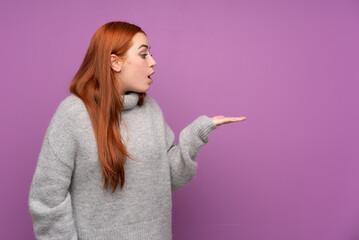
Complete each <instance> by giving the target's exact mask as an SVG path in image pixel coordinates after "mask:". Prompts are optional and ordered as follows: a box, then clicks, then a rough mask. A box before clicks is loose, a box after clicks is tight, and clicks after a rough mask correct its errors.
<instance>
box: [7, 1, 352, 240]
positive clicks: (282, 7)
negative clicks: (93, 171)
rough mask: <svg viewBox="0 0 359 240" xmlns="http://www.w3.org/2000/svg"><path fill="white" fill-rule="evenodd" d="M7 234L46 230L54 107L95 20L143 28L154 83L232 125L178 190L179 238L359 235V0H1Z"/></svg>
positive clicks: (162, 93) (297, 239)
mask: <svg viewBox="0 0 359 240" xmlns="http://www.w3.org/2000/svg"><path fill="white" fill-rule="evenodd" d="M0 18H1V19H0V20H1V21H0V24H1V44H0V48H1V49H0V50H1V58H0V61H1V64H0V67H1V71H0V74H1V85H2V89H3V90H2V91H3V93H2V94H1V95H0V98H1V99H0V100H1V101H0V104H1V113H2V117H1V125H0V127H1V129H0V130H1V134H0V136H1V137H0V139H1V145H0V146H1V160H2V166H1V168H0V186H1V195H2V196H1V198H0V199H1V200H0V201H1V204H0V218H1V219H0V239H34V238H35V237H34V234H33V229H32V219H31V215H30V213H29V210H28V203H27V200H28V194H29V189H30V183H31V180H32V176H33V173H34V170H35V166H36V162H37V157H38V154H39V151H40V148H41V144H42V140H43V137H44V134H45V131H46V129H47V127H48V124H49V121H50V119H51V117H52V115H53V114H54V112H55V109H56V107H57V106H58V104H59V103H60V101H61V100H62V99H64V98H65V97H66V96H67V95H68V94H69V92H68V85H69V83H70V81H71V80H72V77H73V76H74V74H75V72H76V71H77V69H78V67H79V66H80V64H81V62H82V59H83V57H84V54H85V52H86V50H87V47H88V44H89V42H90V38H91V37H92V35H93V33H94V32H95V31H96V29H97V28H99V27H100V26H101V25H103V24H104V23H106V22H109V21H113V20H123V21H129V22H132V23H134V24H137V25H139V26H141V27H142V28H143V30H144V31H145V32H146V33H147V34H148V38H149V41H150V44H151V45H152V54H153V57H154V58H155V60H156V61H157V66H156V67H155V70H156V74H155V75H154V76H153V79H154V83H153V84H152V85H151V89H150V90H149V92H148V94H149V95H151V96H153V97H154V98H155V99H156V100H157V101H158V103H159V104H160V106H161V107H162V109H163V112H164V114H165V117H166V120H167V122H168V123H169V124H170V126H171V127H172V129H173V130H174V132H175V133H176V137H177V140H176V142H177V143H178V135H179V132H180V131H181V130H182V129H183V128H184V127H186V126H187V125H188V124H190V123H191V122H192V121H193V120H194V119H195V118H196V117H198V116H199V115H202V114H206V115H208V116H210V117H213V116H215V115H222V114H223V115H227V116H246V117H247V120H246V121H244V122H238V123H232V124H227V125H222V126H219V127H218V128H217V129H216V130H215V131H213V132H212V133H211V134H210V141H209V143H208V144H207V145H205V146H203V147H202V148H201V149H200V151H199V154H198V156H197V161H198V162H199V167H198V175H197V176H196V178H195V179H194V180H193V181H192V182H190V183H189V185H187V186H186V187H185V188H183V189H181V190H179V191H177V192H175V193H174V194H173V196H174V209H173V212H174V215H173V234H174V239H191V240H192V239H194V240H199V239H206V240H212V239H248V240H288V239H290V240H303V239H305V240H318V239H326V240H354V239H359V204H358V203H359V162H358V160H359V151H358V146H359V127H358V126H359V123H358V118H359V111H358V107H359V97H358V87H359V84H358V80H359V67H358V65H359V57H358V56H359V45H358V43H359V3H358V1H354V0H351V1H349V0H336V1H328V0H322V1H319V0H310V1H309V0H305V1H302V0H301V1H299V0H298V1H285V0H278V1H277V0H275V1H274V0H273V1H266V0H255V1H253V0H251V1H234V0H233V1H229V0H227V1H223V0H216V1H206V0H201V1H198V0H197V1H183V0H176V1H167V0H162V1H144V0H143V1H121V0H116V1H114V0H111V1H83V0H78V1H45V0H43V1H25V0H24V1H10V0H5V1H1V3H0Z"/></svg>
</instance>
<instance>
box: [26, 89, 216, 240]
mask: <svg viewBox="0 0 359 240" xmlns="http://www.w3.org/2000/svg"><path fill="white" fill-rule="evenodd" d="M138 99H139V95H138V94H137V93H135V92H129V93H127V94H126V95H125V98H124V108H125V109H124V110H123V111H122V122H121V124H120V130H121V135H122V136H123V139H124V142H125V145H126V148H127V150H128V152H129V153H130V155H131V156H133V157H134V158H135V159H138V160H140V161H137V162H136V161H133V160H132V159H129V158H128V159H127V160H126V164H125V177H126V180H125V185H124V187H123V189H120V187H119V186H118V188H117V189H116V191H115V193H113V194H112V193H111V190H112V187H111V185H110V186H109V188H108V189H104V188H103V179H102V178H101V162H100V160H99V156H98V148H97V142H96V138H95V133H94V131H93V127H92V122H91V118H90V115H89V113H88V111H87V108H86V106H85V104H84V103H83V101H82V100H81V99H80V98H78V97H77V96H75V95H74V94H71V95H70V96H68V97H66V98H65V99H64V100H63V101H62V102H61V103H60V105H59V106H58V108H57V110H56V112H55V114H54V116H53V117H52V119H51V122H50V124H49V127H48V129H47V131H46V134H45V137H44V140H43V145H42V148H41V151H40V154H39V157H38V162H37V166H36V170H35V173H34V176H33V180H32V183H31V188H30V194H29V209H30V213H31V215H32V219H33V222H34V232H35V234H36V237H37V239H46V240H50V239H61V240H66V239H71V240H73V239H84V240H85V239H89V240H90V239H109V240H110V239H113V240H115V239H116V240H119V239H126V240H127V239H128V240H130V239H135V240H139V239H146V240H150V239H158V240H162V239H164V240H168V239H172V194H171V192H172V191H175V190H177V189H180V188H182V187H183V186H185V185H186V184H187V183H188V182H189V181H190V180H191V179H193V178H194V176H195V174H196V169H197V162H196V161H195V157H196V155H197V153H198V149H199V147H200V146H202V145H204V144H205V143H207V142H208V134H209V133H210V132H211V131H212V130H213V129H215V128H216V127H217V126H216V125H215V124H214V123H213V122H212V120H211V119H210V118H209V117H208V116H206V115H202V116H200V117H198V118H197V119H196V120H195V121H193V122H192V123H191V124H190V125H188V126H187V127H186V128H184V129H183V130H182V131H181V133H180V136H179V144H178V145H177V146H176V145H174V139H175V136H174V133H173V131H172V130H171V128H170V127H169V126H168V125H167V123H166V121H165V120H164V116H163V113H162V111H161V109H160V107H159V105H158V104H157V102H156V101H155V100H154V99H153V98H151V97H150V96H148V95H147V96H146V97H145V99H144V100H145V101H144V105H142V106H138V105H137V102H138Z"/></svg>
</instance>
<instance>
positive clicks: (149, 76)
mask: <svg viewBox="0 0 359 240" xmlns="http://www.w3.org/2000/svg"><path fill="white" fill-rule="evenodd" d="M154 73H155V72H153V73H151V74H150V75H148V78H149V79H151V80H152V78H151V75H153V74H154Z"/></svg>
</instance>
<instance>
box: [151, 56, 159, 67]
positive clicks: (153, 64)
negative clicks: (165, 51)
mask: <svg viewBox="0 0 359 240" xmlns="http://www.w3.org/2000/svg"><path fill="white" fill-rule="evenodd" d="M151 58H152V62H151V64H150V65H151V67H154V66H156V64H157V63H156V61H155V59H154V58H153V57H152V56H151Z"/></svg>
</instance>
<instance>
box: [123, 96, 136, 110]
mask: <svg viewBox="0 0 359 240" xmlns="http://www.w3.org/2000/svg"><path fill="white" fill-rule="evenodd" d="M138 99H139V95H138V93H136V92H128V93H126V94H125V96H124V101H123V110H129V109H132V108H134V107H135V106H136V105H137V103H138Z"/></svg>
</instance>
